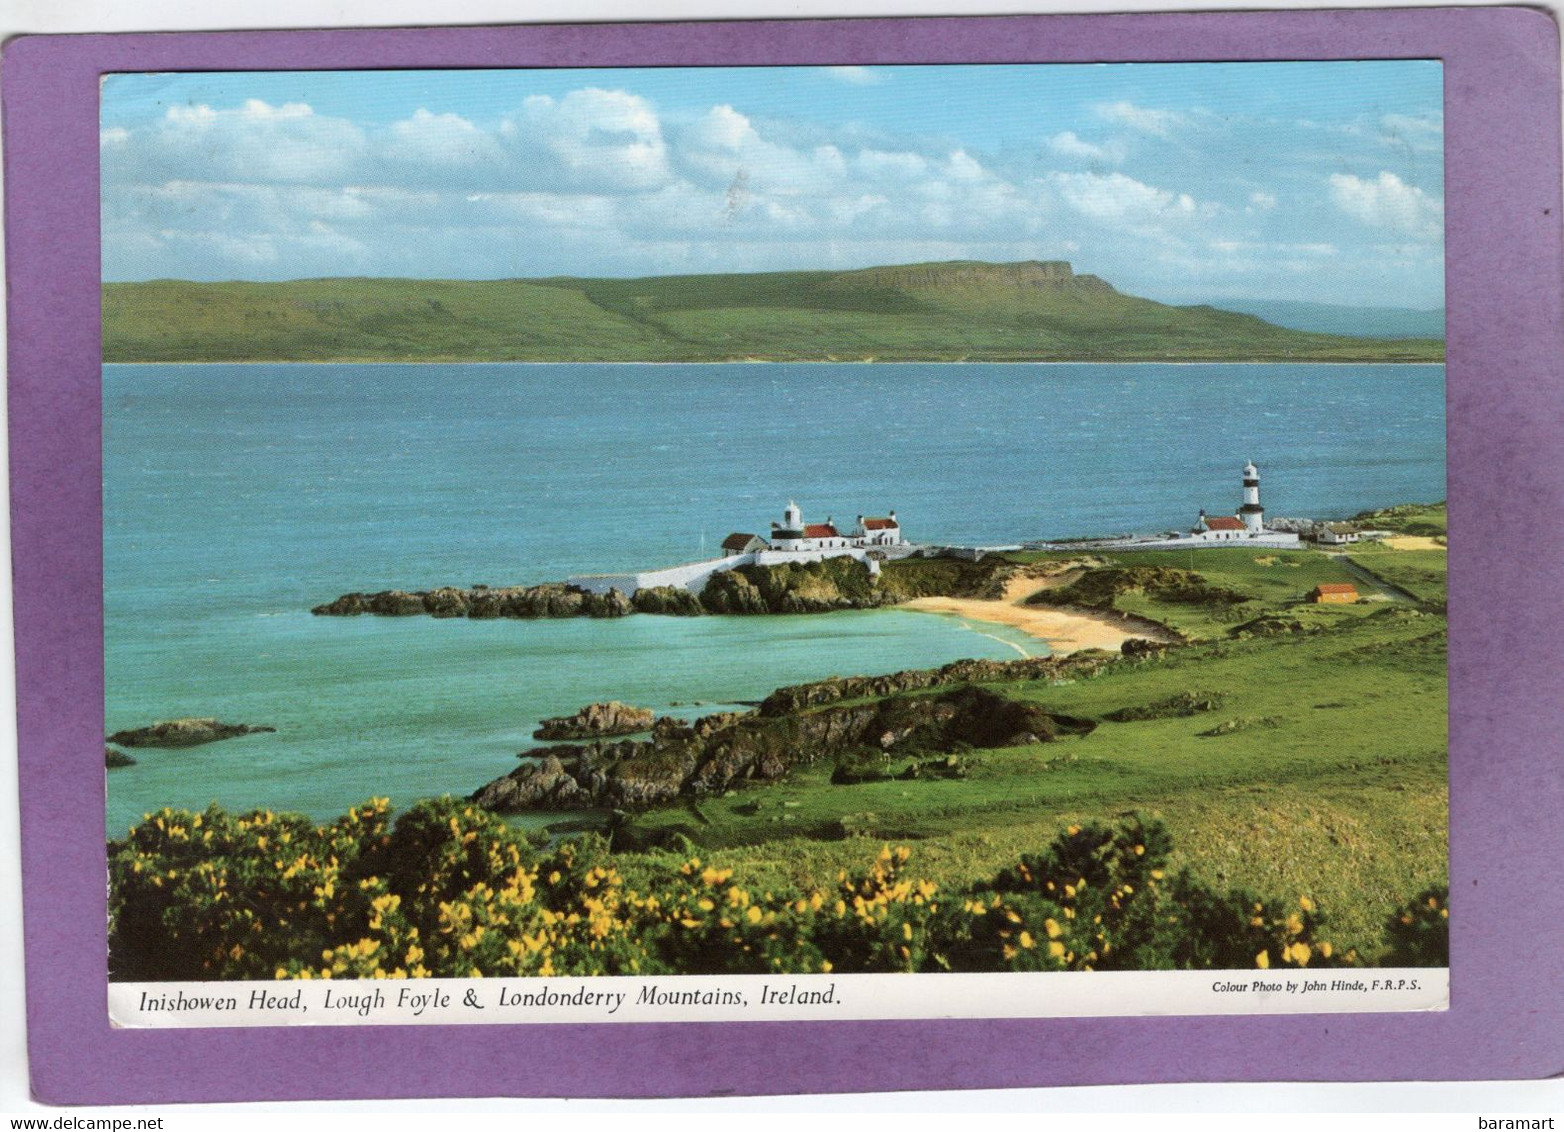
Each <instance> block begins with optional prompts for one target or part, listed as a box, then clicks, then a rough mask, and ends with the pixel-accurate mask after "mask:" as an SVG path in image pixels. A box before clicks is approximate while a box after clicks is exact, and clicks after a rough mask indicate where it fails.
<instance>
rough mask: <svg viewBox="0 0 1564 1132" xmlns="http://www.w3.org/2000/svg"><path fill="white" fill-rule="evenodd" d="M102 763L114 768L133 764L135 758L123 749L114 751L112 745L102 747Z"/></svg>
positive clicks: (111, 768)
mask: <svg viewBox="0 0 1564 1132" xmlns="http://www.w3.org/2000/svg"><path fill="white" fill-rule="evenodd" d="M103 765H104V766H106V767H108V768H109V769H110V770H114V769H115V768H116V767H122V766H135V765H136V760H135V759H133V758H131V757H130V756H129V755H127V754H126V753H125V752H124V751H116V750H115V749H114V748H113V747H104V748H103Z"/></svg>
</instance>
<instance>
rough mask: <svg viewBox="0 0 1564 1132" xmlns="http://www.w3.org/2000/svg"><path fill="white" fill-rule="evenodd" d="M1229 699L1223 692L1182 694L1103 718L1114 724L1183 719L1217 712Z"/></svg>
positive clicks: (1112, 713) (1120, 710) (1124, 709)
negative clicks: (1208, 712)
mask: <svg viewBox="0 0 1564 1132" xmlns="http://www.w3.org/2000/svg"><path fill="white" fill-rule="evenodd" d="M1226 699H1227V697H1226V696H1225V695H1223V694H1222V693H1221V692H1180V693H1178V694H1177V695H1175V696H1169V697H1167V698H1166V699H1162V700H1156V701H1154V702H1152V703H1149V704H1136V705H1134V706H1132V707H1124V708H1119V709H1118V710H1117V711H1111V712H1109V713H1108V714H1107V715H1105V716H1104V717H1103V718H1104V719H1108V720H1112V721H1113V722H1114V723H1135V722H1137V721H1139V720H1145V719H1183V718H1186V717H1188V716H1191V715H1198V714H1200V713H1201V712H1203V711H1215V710H1216V709H1217V708H1219V707H1221V706H1222V702H1223V701H1224V700H1226Z"/></svg>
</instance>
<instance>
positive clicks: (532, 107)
mask: <svg viewBox="0 0 1564 1132" xmlns="http://www.w3.org/2000/svg"><path fill="white" fill-rule="evenodd" d="M500 136H501V138H502V139H504V140H505V141H506V142H508V143H509V148H510V149H511V151H512V153H513V155H514V157H515V158H516V160H517V162H518V166H519V171H522V172H523V173H525V172H531V173H533V174H535V176H536V178H537V180H538V181H539V182H540V183H542V184H550V183H556V184H557V183H559V182H561V181H562V182H564V183H568V184H572V185H578V186H580V187H583V188H590V189H593V190H596V191H615V190H618V191H649V190H651V189H655V188H657V187H659V186H660V185H663V184H665V183H666V182H667V181H668V179H669V177H670V171H669V169H668V160H667V159H668V153H667V145H666V143H665V142H664V139H663V132H662V123H661V122H660V121H659V120H658V117H657V112H656V110H655V109H653V107H652V104H651V103H650V102H648V101H647V100H646V99H644V98H642V97H641V96H640V95H636V94H631V93H629V92H628V91H623V90H602V89H600V88H598V87H586V88H584V89H581V90H573V91H571V92H570V93H569V94H567V95H565V96H564V97H563V98H560V99H557V100H556V99H553V98H550V97H549V96H547V95H534V96H533V97H531V98H528V99H526V100H525V101H524V102H523V103H522V108H521V113H520V114H519V115H514V116H512V117H510V118H507V119H506V120H505V121H504V122H503V123H502V124H501V127H500Z"/></svg>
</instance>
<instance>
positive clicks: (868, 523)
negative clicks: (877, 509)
mask: <svg viewBox="0 0 1564 1132" xmlns="http://www.w3.org/2000/svg"><path fill="white" fill-rule="evenodd" d="M899 526H901V524H900V523H898V522H897V521H896V520H895V519H865V520H864V521H863V529H864V530H866V531H888V530H890V529H891V528H893V527H899Z"/></svg>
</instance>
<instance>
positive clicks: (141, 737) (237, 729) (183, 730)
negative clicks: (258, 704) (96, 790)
mask: <svg viewBox="0 0 1564 1132" xmlns="http://www.w3.org/2000/svg"><path fill="white" fill-rule="evenodd" d="M276 730H277V729H276V728H275V727H251V726H249V725H247V724H243V723H219V722H218V721H217V720H215V719H170V720H167V721H166V722H163V723H154V724H153V725H152V726H150V727H137V728H135V729H134V730H131V731H116V732H115V733H114V734H112V735H110V736H109V742H110V743H114V744H117V745H118V746H121V747H198V746H200V745H201V744H202V743H215V742H217V741H218V740H219V739H233V738H236V737H237V736H240V735H256V734H261V733H264V732H271V731H276Z"/></svg>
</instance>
